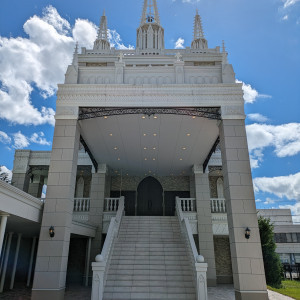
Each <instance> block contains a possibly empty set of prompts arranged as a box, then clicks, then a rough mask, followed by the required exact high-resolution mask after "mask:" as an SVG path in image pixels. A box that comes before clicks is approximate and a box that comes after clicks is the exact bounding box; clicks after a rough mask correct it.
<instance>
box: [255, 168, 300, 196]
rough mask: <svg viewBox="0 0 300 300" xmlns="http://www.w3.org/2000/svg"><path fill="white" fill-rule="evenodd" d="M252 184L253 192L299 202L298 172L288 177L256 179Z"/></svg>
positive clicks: (299, 177) (299, 175)
mask: <svg viewBox="0 0 300 300" xmlns="http://www.w3.org/2000/svg"><path fill="white" fill-rule="evenodd" d="M253 184H254V190H255V192H266V193H269V194H273V195H276V196H277V197H279V198H283V197H285V198H287V199H288V200H297V201H300V172H299V173H296V174H291V175H288V176H278V177H257V178H254V179H253Z"/></svg>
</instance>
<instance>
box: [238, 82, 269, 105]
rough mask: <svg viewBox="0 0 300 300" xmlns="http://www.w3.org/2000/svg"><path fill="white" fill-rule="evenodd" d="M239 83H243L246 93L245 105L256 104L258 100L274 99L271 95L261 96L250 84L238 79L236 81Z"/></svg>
mask: <svg viewBox="0 0 300 300" xmlns="http://www.w3.org/2000/svg"><path fill="white" fill-rule="evenodd" d="M235 82H237V83H242V84H243V86H242V89H243V92H244V100H245V103H250V104H252V103H254V102H255V101H256V100H257V99H258V98H272V96H270V95H265V94H260V93H258V91H257V90H256V89H254V88H253V87H252V86H251V85H250V84H247V83H245V82H243V81H240V80H238V79H236V80H235Z"/></svg>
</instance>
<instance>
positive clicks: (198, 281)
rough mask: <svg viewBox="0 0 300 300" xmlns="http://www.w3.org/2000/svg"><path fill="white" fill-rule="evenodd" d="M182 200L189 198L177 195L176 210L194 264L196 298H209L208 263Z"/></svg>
mask: <svg viewBox="0 0 300 300" xmlns="http://www.w3.org/2000/svg"><path fill="white" fill-rule="evenodd" d="M182 200H188V199H186V198H179V197H176V202H175V203H176V212H177V216H178V220H179V224H180V228H181V233H182V236H183V238H184V239H185V242H186V246H187V250H188V251H187V252H188V253H187V255H188V256H189V258H190V261H191V265H192V266H193V273H194V281H195V286H196V295H197V297H196V298H197V300H207V299H208V297H207V281H206V273H207V263H205V262H204V257H203V256H202V255H200V254H199V253H198V250H197V247H196V244H195V240H194V237H193V233H192V229H191V225H190V222H189V220H188V218H187V217H186V216H185V215H184V212H183V210H182V203H184V201H182ZM189 200H192V198H190V199H189ZM193 200H195V199H193ZM191 202H192V201H191Z"/></svg>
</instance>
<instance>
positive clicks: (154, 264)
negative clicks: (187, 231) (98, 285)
mask: <svg viewBox="0 0 300 300" xmlns="http://www.w3.org/2000/svg"><path fill="white" fill-rule="evenodd" d="M103 299H104V300H117V299H156V300H161V299H189V300H195V299H196V292H195V286H194V280H193V276H192V268H191V263H190V261H189V258H188V256H187V249H186V246H185V243H184V241H183V239H182V236H181V233H180V227H179V221H178V218H177V217H156V216H155V217H152V216H151V217H148V216H142V217H129V216H128V217H127V216H123V218H122V222H121V226H120V229H119V235H118V237H117V239H116V242H115V244H114V248H113V250H112V256H111V260H110V264H109V266H108V273H107V278H106V284H105V287H104V295H103Z"/></svg>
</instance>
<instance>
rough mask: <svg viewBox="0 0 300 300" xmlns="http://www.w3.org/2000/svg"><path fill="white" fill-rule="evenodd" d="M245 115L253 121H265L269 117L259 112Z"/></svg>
mask: <svg viewBox="0 0 300 300" xmlns="http://www.w3.org/2000/svg"><path fill="white" fill-rule="evenodd" d="M247 117H248V118H249V119H250V120H251V121H254V122H260V123H263V122H267V121H268V120H269V119H268V118H267V117H266V116H263V115H261V114H258V113H255V114H248V115H247Z"/></svg>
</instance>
